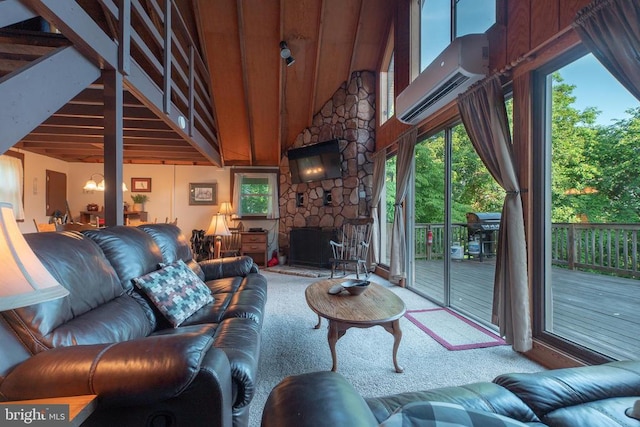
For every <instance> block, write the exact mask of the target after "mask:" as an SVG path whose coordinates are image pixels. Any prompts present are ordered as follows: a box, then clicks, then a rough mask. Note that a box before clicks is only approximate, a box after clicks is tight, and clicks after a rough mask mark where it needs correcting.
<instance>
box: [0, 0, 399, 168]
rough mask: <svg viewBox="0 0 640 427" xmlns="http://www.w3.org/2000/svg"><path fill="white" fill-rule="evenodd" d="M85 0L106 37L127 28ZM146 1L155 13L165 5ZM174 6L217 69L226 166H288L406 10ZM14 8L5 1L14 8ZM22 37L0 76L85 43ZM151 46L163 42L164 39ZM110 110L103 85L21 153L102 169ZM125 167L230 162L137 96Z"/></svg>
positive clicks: (245, 0)
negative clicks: (299, 142)
mask: <svg viewBox="0 0 640 427" xmlns="http://www.w3.org/2000/svg"><path fill="white" fill-rule="evenodd" d="M20 1H22V2H24V3H27V4H38V2H37V1H32V0H20ZM77 1H78V3H79V4H81V5H82V7H83V8H84V9H85V10H86V11H87V12H88V13H89V14H91V16H92V17H93V19H95V20H96V22H98V23H99V25H101V27H102V28H103V30H104V31H105V32H106V33H111V34H112V35H114V34H116V30H117V25H116V24H117V23H115V21H114V20H113V17H112V16H109V15H110V13H109V12H108V11H107V8H106V7H104V6H103V7H99V6H98V5H102V3H101V2H95V1H93V0H90V1H89V0H77ZM137 1H138V3H136V4H138V5H142V4H145V5H147V6H148V7H149V9H150V10H151V11H153V10H154V9H158V7H159V6H157V5H158V4H160V3H161V2H160V3H159V2H158V1H157V0H153V1H149V0H137ZM173 1H174V2H175V4H176V7H177V8H178V9H179V10H181V11H182V15H183V19H184V21H183V22H185V23H186V27H188V28H189V29H190V31H191V37H192V39H193V40H195V42H196V48H198V47H199V48H200V50H201V51H202V52H203V56H204V61H205V62H206V66H207V67H208V69H209V77H210V86H211V89H210V92H211V95H212V97H213V109H214V111H211V112H207V113H206V114H205V115H206V116H208V117H209V118H210V121H211V122H212V123H215V129H214V131H213V133H209V134H208V139H210V141H208V144H211V147H213V149H214V150H215V151H219V152H220V158H219V159H220V161H219V163H220V164H221V165H223V166H277V165H278V164H279V163H280V158H281V155H282V154H283V153H285V152H286V150H287V149H288V148H289V147H291V146H292V144H293V143H294V141H295V138H296V136H297V135H298V134H299V133H300V132H302V131H303V130H304V129H305V128H306V127H308V126H311V124H312V123H311V122H312V117H313V115H314V114H315V113H317V112H318V111H319V110H320V109H321V107H322V106H323V105H324V104H325V102H327V101H328V100H329V99H330V98H331V97H332V95H333V93H334V92H335V91H336V90H337V89H338V88H339V87H340V86H341V85H342V84H343V82H345V81H348V80H349V76H350V75H351V73H352V72H354V71H360V70H373V71H375V70H377V69H378V66H379V63H380V60H381V55H382V53H383V51H384V47H385V44H386V40H387V36H388V31H389V27H390V23H391V21H392V16H393V10H394V1H391V0H173ZM12 4H15V3H12ZM12 4H10V3H3V2H0V5H4V6H6V7H5V9H7V8H9V9H10V8H11V6H12ZM114 4H115V3H114ZM154 4H155V5H156V6H155V7H153V6H152V5H154ZM141 7H143V6H138V8H141ZM110 8H111V9H113V6H110ZM114 10H115V11H116V16H117V9H113V10H111V15H113V11H114ZM49 19H51V18H49ZM150 21H153V22H152V24H158V21H159V20H158V18H157V17H156V18H155V20H153V19H150ZM0 22H1V20H0ZM54 22H55V20H54ZM159 28H161V23H160V27H159ZM21 34H22V33H18V34H15V33H7V32H6V31H1V30H0V81H1V79H2V78H3V77H4V76H7V75H8V74H10V73H12V72H14V71H16V70H20V69H22V68H24V67H25V66H26V65H27V64H29V63H30V62H31V61H34V60H36V59H39V58H44V57H45V56H46V55H47V54H50V53H51V52H52V51H53V50H54V49H56V48H58V47H60V46H66V45H69V44H71V43H72V42H73V40H68V39H67V38H66V37H65V31H64V30H63V31H62V35H59V34H49V35H47V34H44V33H25V34H23V35H21ZM147 39H149V40H151V44H150V45H153V37H147ZM280 41H286V42H287V44H288V46H289V48H290V50H291V53H292V56H293V57H294V58H295V63H294V64H293V65H291V66H289V67H287V66H286V64H285V61H284V60H283V59H282V58H281V57H280V46H279V45H280ZM151 50H153V49H151ZM158 52H159V53H158ZM158 52H157V53H156V54H157V55H159V58H161V55H162V53H161V52H162V51H161V49H158ZM150 68H152V67H150ZM174 75H177V74H176V73H174ZM205 78H206V77H205ZM159 79H160V80H161V76H160V77H159ZM128 89H129V88H128ZM172 96H174V99H175V96H176V95H175V90H174V94H173V95H172ZM202 97H203V96H201V98H202ZM103 111H104V110H103V85H102V82H101V80H100V79H98V80H97V81H95V82H94V83H93V84H92V85H91V86H89V87H88V88H86V89H85V90H84V91H82V92H81V93H79V94H78V95H77V96H76V97H75V98H73V99H71V100H70V101H69V102H68V103H67V104H66V105H64V106H63V107H62V108H60V109H59V110H58V111H55V112H54V113H53V114H52V115H51V117H50V118H49V119H47V120H46V121H45V122H44V123H42V124H41V125H40V126H38V127H37V128H35V129H34V130H33V131H32V132H31V133H30V134H29V135H27V136H26V137H25V138H24V139H22V140H21V141H20V142H19V143H18V144H17V145H16V146H17V147H20V148H23V149H25V150H28V151H33V152H36V153H39V154H43V155H46V156H50V157H55V158H59V159H62V160H65V161H81V162H102V161H103V157H104V151H103V145H104V144H103V133H104V128H103V126H102V120H103ZM201 117H202V116H201ZM124 162H125V163H150V164H154V163H164V164H192V165H207V164H216V163H218V160H217V156H211V155H205V154H203V152H202V150H201V149H200V150H199V149H198V147H195V146H192V145H191V144H190V143H189V142H188V141H186V140H185V139H184V138H182V137H181V136H180V131H179V129H177V128H176V127H175V124H174V123H171V122H168V121H167V120H166V117H162V114H159V113H158V111H153V110H152V109H149V108H147V107H146V106H145V105H144V103H143V102H141V101H140V100H139V98H137V97H136V96H135V93H131V92H130V91H129V90H127V92H126V93H125V94H124Z"/></svg>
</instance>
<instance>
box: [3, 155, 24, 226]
mask: <svg viewBox="0 0 640 427" xmlns="http://www.w3.org/2000/svg"><path fill="white" fill-rule="evenodd" d="M9 153H13V152H9ZM23 159H24V157H15V156H14V155H13V154H8V155H2V156H0V182H2V185H1V186H0V201H2V202H7V203H11V204H12V205H13V214H14V216H15V217H16V220H18V221H23V220H24V207H23V203H22V200H23V197H22V186H23V182H24V181H23V169H22V161H23Z"/></svg>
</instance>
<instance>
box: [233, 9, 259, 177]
mask: <svg viewBox="0 0 640 427" xmlns="http://www.w3.org/2000/svg"><path fill="white" fill-rule="evenodd" d="M236 5H237V6H236V7H237V9H238V13H237V15H238V34H239V35H240V37H239V41H240V68H241V70H242V86H243V87H244V91H243V93H244V105H245V112H246V114H247V123H248V124H249V164H253V161H254V159H255V158H256V147H255V146H256V141H255V135H254V128H253V114H252V110H251V106H250V105H249V99H250V97H251V93H250V91H251V87H250V84H249V80H248V74H249V72H248V65H247V47H246V45H245V40H246V34H245V28H244V25H245V24H244V11H243V8H242V0H238V1H237V3H236Z"/></svg>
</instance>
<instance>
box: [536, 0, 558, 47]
mask: <svg viewBox="0 0 640 427" xmlns="http://www.w3.org/2000/svg"><path fill="white" fill-rule="evenodd" d="M559 15H560V2H559V1H558V0H548V1H544V2H541V1H534V2H533V3H532V4H531V45H532V46H538V45H539V44H541V43H543V42H544V41H545V40H547V39H549V38H550V37H551V36H553V35H554V34H555V33H557V32H558V29H559V25H560V23H559Z"/></svg>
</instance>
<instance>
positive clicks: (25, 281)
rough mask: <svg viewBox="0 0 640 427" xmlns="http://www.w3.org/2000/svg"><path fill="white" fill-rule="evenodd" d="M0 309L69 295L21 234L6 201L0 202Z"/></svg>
mask: <svg viewBox="0 0 640 427" xmlns="http://www.w3.org/2000/svg"><path fill="white" fill-rule="evenodd" d="M0 271H1V272H2V275H1V276H0V311H4V310H11V309H14V308H18V307H24V306H27V305H32V304H38V303H41V302H45V301H49V300H52V299H56V298H61V297H64V296H67V295H69V291H67V290H66V289H65V288H64V287H62V285H60V283H58V281H57V280H56V279H55V278H54V277H53V276H52V275H51V273H49V271H48V270H47V269H46V268H45V266H44V265H42V262H40V260H39V259H38V257H37V256H36V254H35V253H33V251H32V250H31V248H30V247H29V244H28V243H27V241H26V240H25V239H24V237H23V236H22V233H21V232H20V229H19V228H18V224H17V223H16V220H15V217H14V216H13V207H12V206H11V204H10V203H4V202H0Z"/></svg>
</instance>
